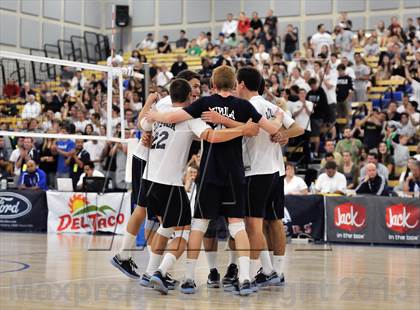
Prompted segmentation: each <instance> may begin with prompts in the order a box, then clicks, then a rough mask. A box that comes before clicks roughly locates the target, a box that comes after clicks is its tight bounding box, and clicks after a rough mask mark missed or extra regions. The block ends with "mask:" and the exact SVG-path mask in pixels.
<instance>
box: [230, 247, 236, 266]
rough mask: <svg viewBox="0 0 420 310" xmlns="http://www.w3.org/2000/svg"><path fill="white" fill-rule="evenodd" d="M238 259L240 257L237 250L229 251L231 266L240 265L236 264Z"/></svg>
mask: <svg viewBox="0 0 420 310" xmlns="http://www.w3.org/2000/svg"><path fill="white" fill-rule="evenodd" d="M237 258H238V255H237V253H236V251H235V250H230V251H229V265H231V264H235V265H237V264H238V263H237V262H236V259H237Z"/></svg>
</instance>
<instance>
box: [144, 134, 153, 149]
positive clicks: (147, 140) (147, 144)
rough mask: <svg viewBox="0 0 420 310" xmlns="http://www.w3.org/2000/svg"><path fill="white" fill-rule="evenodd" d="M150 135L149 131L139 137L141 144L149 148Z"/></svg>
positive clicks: (150, 144) (150, 143) (150, 142)
mask: <svg viewBox="0 0 420 310" xmlns="http://www.w3.org/2000/svg"><path fill="white" fill-rule="evenodd" d="M152 140H153V139H152V133H151V132H150V131H147V132H146V131H143V133H142V135H141V143H142V144H143V145H144V146H145V147H147V148H150V147H151V146H152Z"/></svg>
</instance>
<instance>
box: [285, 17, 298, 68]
mask: <svg viewBox="0 0 420 310" xmlns="http://www.w3.org/2000/svg"><path fill="white" fill-rule="evenodd" d="M283 41H284V60H286V61H291V60H292V57H293V53H294V52H295V51H296V49H297V46H296V45H297V42H298V36H297V33H296V31H295V29H293V25H292V24H288V25H287V29H286V34H285V35H284V38H283Z"/></svg>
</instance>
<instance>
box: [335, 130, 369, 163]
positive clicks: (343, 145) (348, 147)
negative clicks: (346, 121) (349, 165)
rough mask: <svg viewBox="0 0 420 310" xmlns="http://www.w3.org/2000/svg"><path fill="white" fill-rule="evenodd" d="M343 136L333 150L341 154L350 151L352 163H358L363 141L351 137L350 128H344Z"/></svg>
mask: <svg viewBox="0 0 420 310" xmlns="http://www.w3.org/2000/svg"><path fill="white" fill-rule="evenodd" d="M343 138H344V139H341V140H340V141H338V142H337V145H336V147H335V151H336V152H338V153H340V154H341V155H343V154H344V152H350V154H351V158H352V161H353V163H355V164H356V165H357V164H358V163H359V161H360V160H359V156H360V153H361V150H362V149H363V143H362V141H360V140H359V139H356V138H353V131H352V130H351V129H350V128H345V129H344V133H343Z"/></svg>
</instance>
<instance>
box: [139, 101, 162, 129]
mask: <svg viewBox="0 0 420 310" xmlns="http://www.w3.org/2000/svg"><path fill="white" fill-rule="evenodd" d="M158 99H159V94H158V93H152V94H150V95H149V96H148V97H147V99H146V103H145V104H144V107H143V109H141V111H140V114H139V116H138V119H137V127H138V128H141V129H143V130H144V128H143V127H142V126H141V121H142V119H143V118H144V117H145V116H146V113H147V112H149V111H150V109H151V108H152V106H153V104H154V103H156V101H157V100H158Z"/></svg>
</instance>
